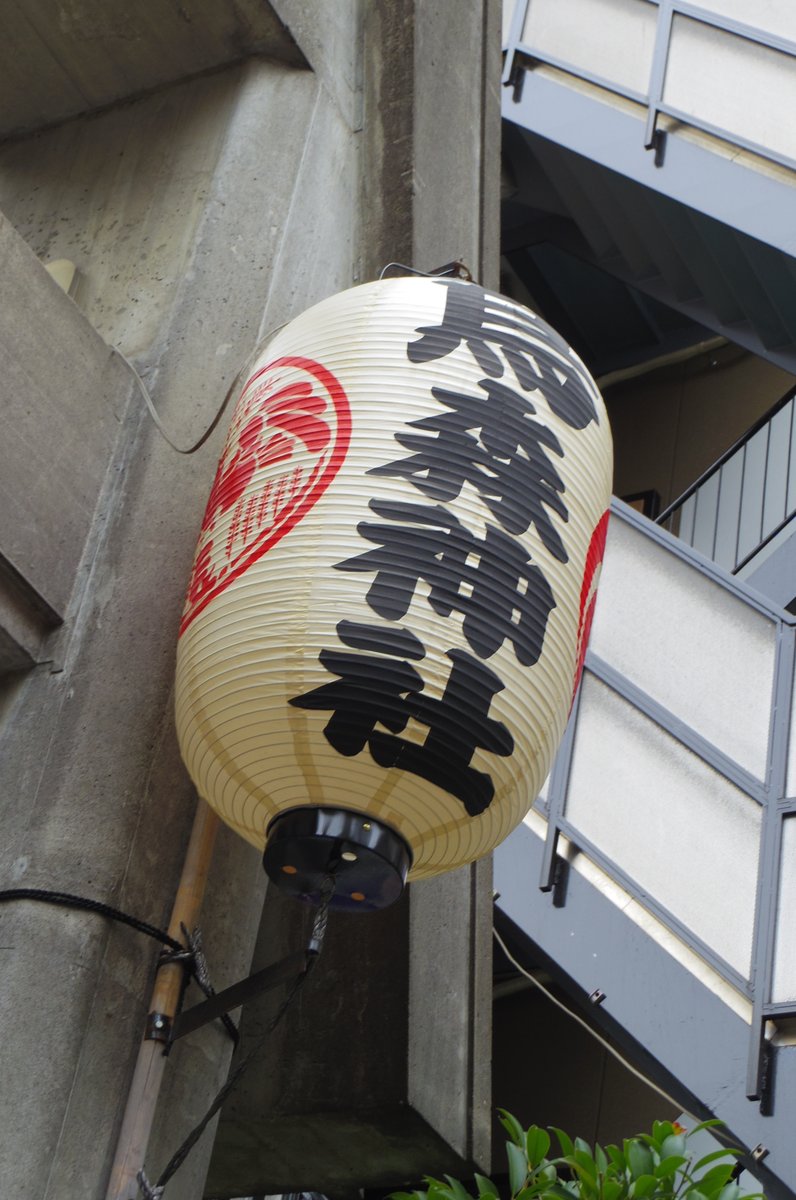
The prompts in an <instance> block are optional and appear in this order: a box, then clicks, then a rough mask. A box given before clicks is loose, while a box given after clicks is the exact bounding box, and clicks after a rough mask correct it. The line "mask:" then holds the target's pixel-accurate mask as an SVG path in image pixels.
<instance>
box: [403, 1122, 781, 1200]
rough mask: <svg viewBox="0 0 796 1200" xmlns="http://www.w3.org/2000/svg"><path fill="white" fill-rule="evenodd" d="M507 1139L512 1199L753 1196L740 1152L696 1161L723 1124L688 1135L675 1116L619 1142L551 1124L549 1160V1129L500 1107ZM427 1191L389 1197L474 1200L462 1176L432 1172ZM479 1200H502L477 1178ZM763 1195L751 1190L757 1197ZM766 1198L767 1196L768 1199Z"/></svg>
mask: <svg viewBox="0 0 796 1200" xmlns="http://www.w3.org/2000/svg"><path fill="white" fill-rule="evenodd" d="M499 1112H500V1120H501V1124H502V1125H503V1128H504V1129H505V1130H506V1133H507V1134H508V1135H509V1140H508V1141H507V1142H506V1153H507V1156H508V1178H509V1187H510V1189H511V1200H536V1198H537V1197H538V1198H539V1200H741V1197H742V1196H744V1197H745V1200H751V1197H749V1194H748V1193H742V1191H741V1188H740V1186H739V1184H738V1183H736V1182H735V1180H734V1178H733V1175H734V1172H735V1167H736V1163H735V1159H736V1157H737V1155H738V1154H739V1153H740V1151H739V1150H730V1149H726V1150H715V1151H713V1152H712V1153H710V1154H705V1155H702V1156H701V1157H699V1158H698V1159H697V1158H696V1155H695V1153H694V1152H693V1151H692V1152H689V1149H690V1148H689V1138H690V1137H692V1136H693V1134H695V1133H698V1132H699V1130H701V1129H707V1128H710V1127H711V1126H714V1125H719V1124H720V1123H721V1122H719V1121H704V1122H703V1123H702V1124H701V1125H697V1126H696V1128H694V1129H692V1130H691V1131H690V1132H688V1131H686V1130H685V1129H683V1127H682V1126H681V1125H678V1124H676V1123H672V1122H671V1121H656V1122H655V1123H654V1125H653V1127H652V1133H640V1134H638V1135H637V1136H636V1137H632V1138H626V1139H625V1141H624V1142H623V1143H622V1145H621V1146H606V1147H605V1148H603V1147H602V1146H599V1145H595V1146H594V1147H591V1146H590V1145H589V1144H588V1143H587V1142H584V1140H583V1138H575V1139H574V1140H573V1139H572V1138H570V1137H569V1136H568V1135H567V1134H566V1133H564V1131H563V1130H562V1129H556V1128H555V1127H551V1128H552V1132H553V1133H554V1134H555V1136H556V1139H557V1141H558V1145H559V1147H560V1150H561V1153H560V1154H558V1155H554V1156H553V1157H551V1155H550V1149H551V1145H552V1142H551V1138H550V1134H549V1133H548V1132H547V1131H546V1130H544V1129H540V1128H539V1126H538V1125H531V1127H530V1128H529V1129H523V1128H522V1126H521V1125H520V1123H519V1121H518V1120H517V1118H516V1117H513V1116H512V1115H511V1113H508V1112H506V1111H505V1110H504V1109H500V1110H499ZM425 1183H426V1187H425V1189H419V1190H417V1191H414V1192H393V1194H392V1198H391V1200H475V1198H474V1197H473V1194H472V1193H471V1192H468V1191H467V1189H466V1188H465V1187H464V1185H463V1184H461V1183H460V1182H459V1180H458V1179H453V1178H451V1176H450V1175H446V1176H445V1178H444V1179H433V1178H432V1177H431V1176H427V1177H426V1179H425ZM475 1186H476V1188H477V1189H478V1191H477V1200H500V1194H499V1192H498V1189H497V1187H496V1186H495V1184H494V1183H493V1182H492V1180H491V1179H487V1178H486V1177H485V1176H484V1175H476V1176H475ZM758 1196H762V1193H754V1200H757V1197H758ZM763 1200H764V1198H763Z"/></svg>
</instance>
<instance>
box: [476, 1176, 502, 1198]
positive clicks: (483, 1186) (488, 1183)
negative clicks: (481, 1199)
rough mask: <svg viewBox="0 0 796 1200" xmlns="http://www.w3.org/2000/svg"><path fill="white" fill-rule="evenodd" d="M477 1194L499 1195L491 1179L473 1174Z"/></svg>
mask: <svg viewBox="0 0 796 1200" xmlns="http://www.w3.org/2000/svg"><path fill="white" fill-rule="evenodd" d="M474 1178H475V1182H476V1186H477V1188H478V1195H479V1196H499V1195H500V1192H499V1191H498V1190H497V1188H496V1187H495V1185H494V1183H493V1182H492V1180H491V1179H487V1177H486V1175H479V1174H478V1173H476V1175H475V1176H474Z"/></svg>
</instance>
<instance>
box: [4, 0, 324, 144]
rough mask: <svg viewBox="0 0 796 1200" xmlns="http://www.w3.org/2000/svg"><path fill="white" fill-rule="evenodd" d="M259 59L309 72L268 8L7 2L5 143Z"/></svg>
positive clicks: (196, 1)
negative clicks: (204, 73) (176, 83)
mask: <svg viewBox="0 0 796 1200" xmlns="http://www.w3.org/2000/svg"><path fill="white" fill-rule="evenodd" d="M254 54H261V55H265V56H268V57H269V58H273V59H280V60H282V61H283V62H285V63H288V64H290V65H292V66H301V65H302V58H301V55H300V54H299V52H298V50H297V49H296V46H295V43H294V42H293V40H292V38H291V37H290V36H289V34H288V33H287V31H286V30H285V28H284V26H283V25H282V23H281V21H280V20H279V18H278V17H277V15H276V14H275V13H274V11H273V8H272V7H271V5H269V4H268V3H267V2H266V0H236V3H234V4H218V3H216V2H215V0H182V2H181V0H138V3H136V4H128V3H126V0H5V3H4V5H3V41H2V46H0V67H1V68H2V69H1V70H0V137H6V136H8V135H9V134H13V133H19V132H21V131H26V130H32V129H37V128H39V127H41V126H43V125H49V124H53V123H55V122H58V121H63V120H64V119H66V118H67V117H71V116H75V115H76V114H78V113H84V112H88V111H90V110H92V109H96V108H101V107H103V106H105V105H109V104H112V103H113V102H114V101H118V100H121V99H124V98H125V97H129V96H134V95H137V94H139V93H141V92H145V91H148V90H150V89H152V88H155V87H160V86H163V85H164V84H168V83H172V82H174V81H175V80H178V79H183V78H185V77H186V76H189V75H196V74H198V73H200V72H202V71H208V70H210V69H212V68H214V67H219V66H222V65H224V64H226V63H232V62H235V61H237V60H239V59H242V58H245V57H248V56H251V55H254Z"/></svg>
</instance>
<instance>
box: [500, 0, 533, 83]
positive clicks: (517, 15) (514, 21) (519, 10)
mask: <svg viewBox="0 0 796 1200" xmlns="http://www.w3.org/2000/svg"><path fill="white" fill-rule="evenodd" d="M529 3H530V0H515V4H514V12H513V13H512V16H511V27H510V29H509V40H508V44H507V46H506V62H505V64H504V67H503V78H502V80H501V82H502V83H503V86H504V87H509V85H510V84H512V83H513V82H514V70H515V66H514V60H515V58H516V57H517V46H518V44H519V43H520V42H521V41H522V31H523V29H524V28H525V19H526V17H527V15H528V5H529Z"/></svg>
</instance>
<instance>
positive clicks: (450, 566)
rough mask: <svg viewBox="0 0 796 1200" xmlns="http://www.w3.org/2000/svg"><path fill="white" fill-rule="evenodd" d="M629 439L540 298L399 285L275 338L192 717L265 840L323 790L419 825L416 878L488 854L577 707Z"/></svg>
mask: <svg viewBox="0 0 796 1200" xmlns="http://www.w3.org/2000/svg"><path fill="white" fill-rule="evenodd" d="M610 484H611V442H610V433H609V429H608V422H607V418H606V415H605V409H604V407H603V404H602V401H601V399H600V396H599V393H598V392H597V388H596V386H595V384H594V383H593V381H592V380H591V379H590V377H589V376H588V374H587V373H586V371H585V368H584V367H583V365H582V363H581V362H580V361H579V359H578V358H577V357H576V356H575V354H574V353H573V352H572V351H571V350H570V349H569V348H568V347H567V346H566V345H565V343H564V342H562V340H561V339H560V338H559V337H558V335H557V334H555V333H554V332H553V331H552V330H551V329H550V328H549V326H547V325H545V324H544V322H543V321H541V320H540V319H539V318H537V317H536V316H534V315H533V314H532V313H530V312H529V311H528V310H527V309H523V308H522V307H521V306H519V305H516V304H514V303H513V302H511V301H508V300H505V299H503V298H502V297H499V296H497V295H494V294H492V293H489V292H485V291H484V290H483V289H482V288H480V287H477V286H476V285H475V284H467V283H463V282H461V281H458V280H432V279H399V280H385V281H381V282H378V283H372V284H366V285H364V286H362V287H358V288H353V289H352V290H350V291H348V292H344V293H342V294H340V295H337V296H334V297H332V298H330V299H329V300H325V301H323V302H322V303H320V304H318V305H316V306H315V307H314V308H312V309H310V310H309V311H308V312H306V313H304V314H303V315H302V316H300V317H298V318H297V319H296V320H294V321H292V322H291V323H290V324H289V325H288V326H287V327H286V328H285V329H284V330H283V331H282V332H281V333H279V334H278V336H277V337H275V338H274V339H273V340H272V342H271V343H270V345H269V346H268V349H267V351H265V352H264V354H263V355H262V357H261V359H260V360H259V361H258V362H257V364H256V365H255V366H254V368H253V370H252V372H251V377H250V379H249V381H248V382H247V384H246V385H245V387H244V389H243V392H242V395H241V398H240V400H239V401H238V405H237V408H236V410H235V413H234V415H233V418H232V423H231V427H230V431H229V435H228V438H227V443H226V447H225V450H224V453H223V455H222V459H221V462H220V464H219V469H218V474H217V476H216V480H215V483H214V485H213V490H212V492H211V496H210V500H209V502H208V508H207V512H206V514H205V519H204V523H203V526H202V532H201V534H200V538H199V545H198V548H197V554H196V560H195V563H194V571H193V576H192V579H191V584H190V587H189V592H188V598H187V601H186V607H185V613H184V617H183V623H182V628H181V634H180V641H179V650H178V667H177V701H176V711H177V728H178V733H179V738H180V745H181V748H182V753H183V757H184V759H185V762H186V764H187V766H188V769H189V771H190V773H191V776H192V777H193V779H194V781H195V783H196V786H197V788H198V790H199V792H200V793H201V795H202V796H203V797H204V798H205V799H206V800H207V801H208V802H209V803H210V804H211V805H212V806H213V807H214V808H215V809H216V810H217V811H218V812H219V814H220V815H221V817H222V818H223V819H224V820H225V821H227V822H228V823H229V824H230V825H231V826H233V828H235V829H236V830H238V832H239V833H241V834H242V835H243V836H244V837H245V838H247V839H248V840H249V841H250V842H252V843H253V844H254V845H256V846H258V847H262V846H263V844H264V842H265V837H266V830H267V827H268V825H269V823H270V822H271V821H272V820H273V819H274V817H276V816H278V815H279V814H280V813H283V812H286V811H287V810H289V809H292V808H297V807H301V806H306V805H323V806H326V807H331V808H334V807H337V808H344V809H352V810H354V811H358V812H361V813H363V814H369V815H371V816H373V817H375V818H377V819H378V820H379V821H381V822H384V823H385V824H387V825H388V826H391V827H393V828H394V829H395V830H396V831H397V832H398V833H400V834H401V835H402V836H403V837H404V838H405V839H406V841H407V843H408V844H409V846H410V848H411V851H412V855H413V868H412V871H411V875H410V878H421V877H423V876H428V875H433V874H436V873H438V872H440V871H444V870H448V869H450V868H453V867H457V866H460V865H461V864H463V863H466V862H470V861H472V860H473V859H475V858H477V857H479V856H481V855H483V854H486V853H487V852H488V851H489V850H491V849H492V848H493V847H494V846H495V845H497V843H498V842H499V841H501V840H502V839H503V838H504V837H506V835H507V834H508V833H509V832H510V831H511V829H513V828H514V826H515V825H516V824H518V822H519V821H520V820H521V819H522V817H523V815H524V814H525V812H526V811H527V809H528V808H529V807H530V804H531V803H532V801H533V799H534V797H535V796H536V794H537V792H538V790H539V788H540V786H541V784H542V783H543V781H544V779H545V776H546V775H547V772H548V770H549V767H550V762H551V759H552V757H553V754H554V753H555V750H556V749H557V747H558V743H559V740H560V738H561V735H562V733H563V730H564V726H565V724H566V720H567V715H568V712H569V709H570V705H571V701H572V696H573V691H574V688H575V686H576V685H577V679H578V677H579V672H580V667H581V665H582V659H583V652H584V650H585V639H586V637H587V636H588V628H589V625H590V620H591V613H592V611H593V605H594V590H595V587H596V582H597V578H598V575H599V564H600V562H601V559H602V547H603V544H604V541H605V527H606V520H607V518H606V516H605V514H606V509H607V504H608V499H609V495H610Z"/></svg>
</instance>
